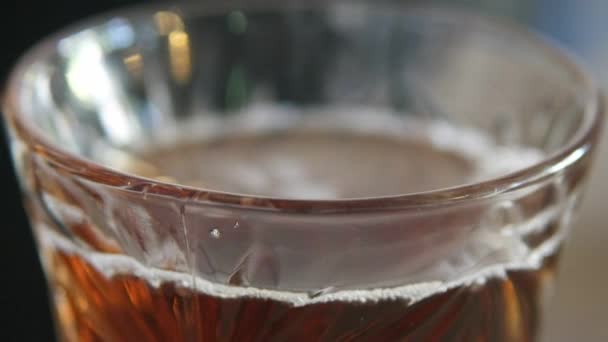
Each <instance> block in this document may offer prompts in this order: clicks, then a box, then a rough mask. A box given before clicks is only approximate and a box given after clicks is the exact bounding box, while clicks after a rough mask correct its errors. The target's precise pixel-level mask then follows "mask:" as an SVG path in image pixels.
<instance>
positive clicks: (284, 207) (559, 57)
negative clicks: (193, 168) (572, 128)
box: [2, 0, 605, 213]
mask: <svg viewBox="0 0 608 342" xmlns="http://www.w3.org/2000/svg"><path fill="white" fill-rule="evenodd" d="M357 2H358V1H356V0H352V1H335V2H329V3H327V2H320V1H309V2H308V3H306V6H309V5H310V6H314V5H319V6H327V5H330V4H332V3H334V4H335V3H357ZM235 4H238V5H239V8H240V9H242V8H243V4H242V3H240V2H239V1H229V2H226V3H224V4H217V3H216V4H209V3H206V2H203V3H198V4H193V3H190V4H174V5H167V4H155V5H154V4H153V5H140V6H135V7H128V8H124V9H118V10H114V11H109V12H106V13H105V14H101V15H97V16H94V17H92V18H88V19H85V20H83V21H81V22H79V23H76V24H73V25H71V26H68V27H67V28H66V29H64V30H62V31H60V32H58V33H56V34H54V35H51V36H50V37H48V38H46V39H43V40H42V41H41V42H39V43H37V44H36V45H34V47H32V48H31V49H30V50H29V51H28V52H26V53H25V55H24V56H23V57H21V58H20V59H19V61H18V62H17V64H16V66H15V67H14V68H13V69H12V71H11V73H10V75H9V77H8V81H7V84H6V87H5V91H4V94H3V99H2V109H3V115H4V118H5V121H6V123H8V124H9V125H12V127H13V128H14V129H15V131H16V133H17V134H18V135H19V136H20V138H22V139H23V140H24V141H25V142H26V143H27V144H28V145H29V148H31V149H33V150H34V151H35V152H37V153H38V154H39V155H41V156H43V158H44V159H45V160H46V161H47V162H49V163H51V164H52V165H54V166H56V167H59V168H61V169H63V170H64V171H66V172H68V173H69V174H70V175H71V176H73V177H76V178H79V179H82V180H85V181H89V182H93V183H98V184H101V185H105V186H109V187H113V188H120V189H122V190H124V191H131V192H136V193H137V192H139V193H146V194H147V195H158V196H161V197H168V198H172V199H175V200H178V201H188V202H200V203H205V204H209V205H217V206H228V207H239V208H247V209H256V210H265V211H277V212H297V213H340V212H354V211H385V210H408V209H415V210H419V209H421V208H422V207H429V206H443V205H449V204H454V203H459V202H463V201H474V200H480V199H487V198H492V197H496V196H499V195H502V194H505V193H508V192H511V191H515V190H517V189H521V188H525V187H529V186H533V185H534V184H538V183H540V182H543V181H545V180H546V179H548V178H550V177H552V176H554V175H556V174H557V173H559V172H560V171H562V170H564V169H565V168H567V167H568V166H570V165H572V164H574V163H576V162H577V161H578V160H580V159H581V158H583V157H584V156H586V155H587V154H589V153H591V151H592V150H593V148H592V147H593V145H594V143H595V141H596V140H597V138H598V135H599V132H600V130H601V126H602V122H603V111H604V106H605V102H604V98H603V96H602V95H601V93H600V91H599V88H598V87H597V86H596V85H595V83H594V81H593V80H592V79H591V77H589V76H588V75H587V74H586V72H585V71H584V70H583V68H581V67H580V66H579V63H578V62H577V61H576V59H575V58H574V57H573V56H572V55H570V53H568V52H567V51H566V50H564V49H563V48H561V47H560V46H559V44H556V43H554V42H551V41H549V40H548V39H547V38H545V37H543V36H541V35H539V34H537V33H535V32H533V31H532V30H530V29H527V28H525V27H521V26H519V25H517V24H514V23H511V22H510V21H508V20H504V19H501V18H498V17H492V16H487V15H479V14H477V13H475V11H468V10H466V11H465V10H460V9H458V8H452V7H449V6H447V7H446V6H443V7H437V6H417V5H413V6H412V5H402V4H401V5H395V4H393V5H391V6H396V7H398V8H399V9H400V10H406V9H407V11H408V12H409V13H411V12H412V11H416V12H417V13H422V14H424V13H426V15H429V13H432V15H449V16H452V17H454V19H451V20H454V21H456V20H462V21H463V22H475V24H480V25H484V26H487V27H491V28H494V29H500V30H503V31H507V32H511V33H513V34H516V35H517V36H518V37H521V39H522V40H527V41H528V42H529V43H532V44H534V46H535V47H537V48H538V49H539V51H543V52H544V53H545V54H546V55H547V56H551V58H552V59H553V60H554V62H556V63H557V64H559V65H561V66H562V67H563V69H564V70H567V71H568V72H569V73H570V74H571V75H573V77H574V78H575V79H576V82H577V83H576V84H577V89H581V91H580V96H581V103H582V108H579V110H580V111H582V115H583V119H582V122H581V124H580V126H579V127H578V129H577V131H576V132H575V134H574V135H573V136H572V138H570V140H569V141H568V142H567V143H565V144H564V145H563V146H562V147H560V148H559V149H558V150H557V151H555V152H554V153H552V154H549V155H547V156H546V157H545V158H543V159H542V160H540V161H539V162H537V163H535V164H533V165H531V166H529V167H526V168H522V169H518V170H516V171H514V172H511V173H507V174H504V175H502V176H499V177H494V178H492V179H488V180H484V181H481V182H477V183H471V184H463V185H457V186H454V187H449V188H442V189H437V190H430V191H424V192H417V193H405V194H400V195H391V196H380V197H366V198H345V199H327V200H314V199H312V200H311V199H285V198H277V197H265V196H255V195H244V194H238V193H230V192H222V191H215V190H209V189H204V188H197V187H191V186H185V185H180V184H177V183H170V182H166V181H162V180H156V179H151V178H147V177H143V176H139V175H137V174H131V173H127V172H123V171H119V170H116V169H113V168H110V167H107V166H104V165H102V164H99V163H97V162H95V161H92V160H90V159H88V158H86V157H83V156H79V155H76V154H74V153H71V152H69V151H67V150H65V149H63V148H62V147H61V146H58V145H57V144H55V143H54V142H52V141H51V140H50V139H49V138H48V137H46V136H45V134H44V133H43V132H42V131H41V130H40V129H39V128H38V127H36V124H35V123H34V122H31V121H29V120H27V119H26V118H25V115H23V114H24V112H23V109H22V108H20V105H19V93H20V89H21V86H22V81H23V78H24V76H25V73H26V71H27V70H28V68H29V66H31V65H32V64H34V63H35V62H36V61H39V60H44V59H45V58H47V57H48V56H50V54H51V52H52V51H54V50H55V48H56V46H57V43H58V42H59V40H60V39H62V38H65V37H67V36H70V35H72V34H75V33H77V32H78V31H81V30H83V29H86V28H87V27H91V26H95V25H98V24H101V23H103V22H104V21H106V20H108V19H110V18H113V17H116V16H124V17H138V16H141V15H144V14H148V13H150V12H152V11H158V10H168V9H169V10H175V9H184V8H188V9H191V8H192V9H193V10H194V13H197V12H198V11H200V10H210V11H214V10H226V9H234V8H235V7H234V6H235ZM269 5H272V6H284V7H285V6H291V7H289V8H293V6H294V3H293V2H292V3H290V2H287V3H282V2H279V1H274V0H267V1H255V2H253V3H247V5H245V6H249V7H251V6H254V7H259V6H269Z"/></svg>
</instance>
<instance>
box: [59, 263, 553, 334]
mask: <svg viewBox="0 0 608 342" xmlns="http://www.w3.org/2000/svg"><path fill="white" fill-rule="evenodd" d="M555 259H556V257H555V256H553V257H549V258H548V259H546V260H545V264H544V266H543V267H542V268H541V269H540V270H537V271H511V272H508V277H507V278H505V279H501V278H490V279H488V280H487V282H485V283H484V284H482V285H473V286H462V287H457V288H454V289H451V290H449V291H447V292H444V293H439V294H435V295H432V296H430V297H428V298H426V299H424V300H422V301H420V302H417V303H415V304H412V305H408V303H407V301H405V300H403V301H402V300H394V299H393V300H380V301H377V302H375V301H374V302H371V301H370V302H365V303H362V302H327V303H318V304H310V305H304V306H299V307H294V306H292V305H290V304H287V303H285V302H279V301H275V300H271V299H266V300H265V299H255V298H236V299H222V298H217V297H213V296H209V295H206V294H203V293H197V292H194V291H192V290H190V289H184V288H180V287H177V286H176V285H175V284H173V283H164V284H162V285H161V286H160V287H158V288H156V287H152V286H150V285H149V284H148V282H146V281H145V280H143V279H141V278H138V277H136V276H133V275H128V274H125V275H115V276H114V277H112V278H106V277H105V276H104V275H103V274H101V273H100V272H98V271H97V270H95V268H93V267H92V266H91V265H90V264H89V263H87V262H86V261H85V260H84V259H83V258H81V257H79V256H77V255H74V254H72V255H70V254H65V253H63V252H54V253H52V255H51V261H52V262H51V264H52V268H53V270H52V273H51V274H52V283H53V285H54V287H55V290H56V291H55V293H56V310H57V317H58V320H59V324H60V325H61V326H62V331H63V338H64V340H65V341H83V342H86V341H113V342H119V341H201V342H202V341H234V342H236V341H238V342H245V341H276V342H278V341H289V342H294V341H520V342H521V341H532V340H533V339H534V337H535V334H536V332H537V330H538V319H539V309H540V307H539V306H540V303H539V299H540V298H541V297H542V288H543V286H544V285H546V283H547V282H551V281H552V279H553V276H554V266H555V261H556V260H555Z"/></svg>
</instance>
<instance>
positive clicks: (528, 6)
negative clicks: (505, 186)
mask: <svg viewBox="0 0 608 342" xmlns="http://www.w3.org/2000/svg"><path fill="white" fill-rule="evenodd" d="M191 1H211V2H213V1H219V2H221V1H227V0H191ZM370 1H377V0H370ZM397 1H402V2H407V1H410V0H397ZM412 1H414V0H412ZM138 2H139V3H141V2H147V3H150V0H147V1H146V0H139V1H138V0H51V1H46V0H35V1H34V0H20V1H8V2H3V3H2V5H1V6H2V7H0V8H1V9H2V12H1V13H2V14H3V18H2V20H0V29H1V32H2V36H1V37H2V39H1V40H0V42H1V44H2V46H1V47H0V51H1V53H0V82H1V83H0V84H3V83H4V81H3V80H5V79H6V76H7V72H8V70H10V68H11V67H12V66H13V65H14V63H15V62H16V60H17V58H18V57H19V56H20V55H21V54H23V52H24V51H25V50H26V49H27V48H28V47H30V46H32V45H33V44H35V43H36V42H37V41H39V40H40V39H42V38H43V37H45V36H48V35H49V34H51V33H52V32H54V31H56V30H58V29H59V28H61V27H64V26H65V25H66V24H68V23H72V22H75V21H78V20H80V19H83V18H85V17H87V16H90V15H92V14H95V13H98V12H102V11H106V10H109V9H112V8H116V7H121V6H128V5H131V4H134V3H138ZM423 2H442V3H458V4H463V3H464V4H466V5H471V6H474V7H476V8H483V9H484V10H487V11H489V12H493V13H494V14H497V13H498V14H501V15H506V16H509V17H511V18H514V19H515V20H518V21H521V22H524V23H525V24H527V25H532V26H535V27H536V28H537V29H540V30H541V31H544V32H545V33H546V34H548V35H550V36H553V37H554V38H556V39H557V40H559V41H560V42H561V43H562V44H564V45H566V46H567V47H569V48H570V49H572V50H574V51H575V52H577V53H578V54H579V55H582V56H583V57H584V59H585V60H586V62H587V63H588V64H589V66H591V67H592V68H591V70H592V72H593V74H594V76H595V77H596V79H598V80H600V82H602V83H604V84H608V2H607V1H606V0H583V1H581V0H509V1H504V0H428V1H423ZM605 133H608V129H605ZM0 138H2V141H0V177H1V178H0V179H2V182H3V187H2V188H1V191H0V197H2V198H1V199H0V203H2V211H1V212H2V216H0V220H2V221H1V224H0V229H2V232H1V234H2V235H1V236H2V238H1V239H0V272H1V273H0V274H1V278H0V342H4V341H26V342H27V341H53V340H54V333H53V327H52V320H51V316H50V313H49V309H48V297H47V290H46V285H45V281H44V277H43V274H42V271H41V269H40V264H39V261H38V257H37V254H36V250H35V247H34V243H33V238H32V235H31V232H30V229H29V226H28V223H27V220H26V216H25V214H24V212H23V209H22V206H21V199H20V193H19V189H18V187H17V184H16V181H15V176H14V173H13V169H12V166H11V164H12V163H11V160H10V157H9V153H8V149H7V144H6V143H4V141H5V136H4V130H3V129H0ZM603 145H608V140H606V139H604V143H603ZM594 173H595V174H594V177H593V178H592V181H591V185H590V186H589V192H588V194H587V195H586V201H585V203H584V205H583V208H582V212H581V220H580V221H579V222H580V223H579V225H578V226H577V227H576V229H575V230H576V231H575V234H574V236H573V239H572V240H571V241H570V242H569V246H568V248H567V249H566V253H565V255H564V258H563V259H564V260H563V261H562V262H561V266H560V269H561V276H560V280H559V284H558V285H559V287H558V293H557V295H558V296H557V298H556V300H555V301H554V303H553V304H552V309H551V310H549V317H548V318H549V319H548V322H547V323H548V324H547V325H546V327H547V328H548V329H547V330H548V332H549V334H547V336H545V338H544V339H543V341H552V342H554V341H572V340H579V341H590V342H594V341H608V325H607V324H606V321H605V317H606V307H608V296H607V295H606V288H608V272H606V266H605V261H607V260H608V249H607V248H606V245H608V229H606V227H605V224H604V223H603V222H606V221H607V220H608V212H607V211H606V207H605V200H606V193H608V182H605V181H603V179H602V178H603V174H605V173H608V146H603V148H602V149H600V153H599V155H598V161H597V163H596V168H595V170H594ZM573 322H576V323H575V324H573Z"/></svg>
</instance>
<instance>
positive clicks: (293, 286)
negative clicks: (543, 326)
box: [4, 1, 602, 341]
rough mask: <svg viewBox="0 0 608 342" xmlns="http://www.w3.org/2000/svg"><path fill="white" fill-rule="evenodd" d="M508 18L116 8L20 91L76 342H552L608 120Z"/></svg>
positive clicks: (18, 111)
mask: <svg viewBox="0 0 608 342" xmlns="http://www.w3.org/2000/svg"><path fill="white" fill-rule="evenodd" d="M601 109H602V107H601V101H600V96H599V95H598V91H597V89H596V87H595V86H594V85H593V83H592V82H590V81H589V79H588V78H587V77H586V76H585V75H584V74H583V73H582V72H581V71H580V70H579V68H578V67H577V66H576V65H575V64H574V63H573V62H571V60H570V59H569V58H568V57H567V56H565V55H564V53H563V52H562V51H561V50H559V49H557V48H555V47H553V46H552V45H551V44H549V43H547V42H545V41H544V40H543V39H541V38H539V37H537V36H536V35H535V34H533V33H530V32H527V31H526V30H523V29H521V28H518V27H514V26H513V25H511V24H509V23H504V22H502V21H500V20H498V19H492V18H483V17H479V16H477V15H475V14H470V13H466V12H462V11H459V10H454V9H452V10H447V9H437V8H419V7H406V6H402V5H389V4H383V5H380V4H374V5H369V4H367V5H366V4H364V3H360V2H348V1H339V2H335V1H334V2H310V1H296V2H293V1H289V2H281V1H254V2H251V1H248V2H245V1H242V2H238V1H237V2H229V3H220V2H216V3H208V2H199V3H196V4H190V5H173V6H165V7H162V5H159V6H158V7H144V8H138V9H132V10H124V11H117V12H115V13H111V14H107V15H104V16H101V17H100V18H96V19H92V20H89V21H86V22H85V23H81V24H79V25H76V26H75V27H73V28H70V29H67V30H66V31H64V32H61V33H59V34H57V35H55V36H54V37H51V38H49V39H47V40H45V41H43V42H42V43H40V44H39V45H38V46H36V47H35V48H33V49H32V50H31V51H30V52H29V53H28V54H27V55H26V56H25V57H24V58H23V59H22V60H21V62H20V63H19V64H18V66H17V67H16V68H15V70H14V72H13V73H12V76H11V78H10V80H9V83H8V87H7V90H6V94H5V97H4V118H5V121H6V123H7V127H8V130H9V133H10V144H11V148H12V151H13V155H14V160H15V167H16V169H17V171H18V174H19V178H20V182H21V185H22V188H23V194H24V198H25V204H26V207H27V210H28V213H29V216H30V220H31V223H32V227H33V230H34V232H35V236H36V239H37V243H38V246H39V251H40V255H41V260H42V262H43V265H44V268H45V272H46V274H47V278H48V283H49V287H50V289H51V293H52V295H53V307H54V311H55V317H56V322H57V331H58V335H59V337H60V339H62V340H65V341H430V340H433V341H439V340H441V341H448V340H449V341H456V340H458V341H460V340H464V341H530V340H534V339H535V338H536V336H537V334H538V331H539V324H540V320H541V316H540V312H541V311H542V310H541V308H542V303H543V302H544V300H545V298H546V297H547V294H548V293H549V292H548V290H549V289H550V287H551V285H552V284H553V278H554V274H555V266H556V261H557V256H558V254H559V250H560V246H561V244H562V241H563V240H564V238H565V237H566V236H567V235H568V232H569V229H570V227H571V221H572V217H573V214H574V213H575V212H576V207H577V204H578V203H579V201H580V198H581V195H582V192H583V190H584V185H585V183H586V176H587V172H588V169H589V165H590V163H591V159H592V155H593V151H594V149H595V146H596V141H597V139H598V134H599V127H600V121H601Z"/></svg>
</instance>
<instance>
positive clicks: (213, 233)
mask: <svg viewBox="0 0 608 342" xmlns="http://www.w3.org/2000/svg"><path fill="white" fill-rule="evenodd" d="M209 235H210V236H211V237H212V238H214V239H219V238H220V237H222V233H220V230H219V229H217V228H213V229H211V231H210V232H209Z"/></svg>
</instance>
